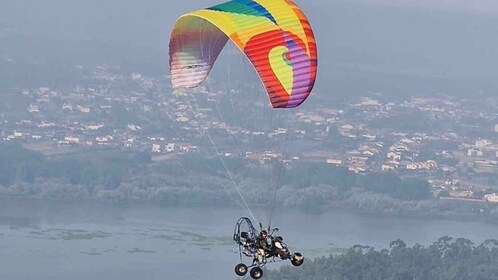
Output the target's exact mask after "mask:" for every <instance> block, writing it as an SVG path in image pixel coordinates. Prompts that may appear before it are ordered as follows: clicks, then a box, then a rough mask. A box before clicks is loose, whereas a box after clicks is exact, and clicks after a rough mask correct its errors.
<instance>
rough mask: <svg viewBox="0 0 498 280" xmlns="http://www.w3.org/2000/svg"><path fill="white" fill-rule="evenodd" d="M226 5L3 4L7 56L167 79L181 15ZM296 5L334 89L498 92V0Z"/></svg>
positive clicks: (1, 45)
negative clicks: (453, 85)
mask: <svg viewBox="0 0 498 280" xmlns="http://www.w3.org/2000/svg"><path fill="white" fill-rule="evenodd" d="M219 2H220V1H218V0H186V1H169V0H142V1H135V0H133V1H132V0H84V1H83V0H43V1H40V0H16V1H9V0H0V3H1V6H0V7H1V8H0V59H1V58H2V57H9V58H15V59H17V60H19V61H20V60H35V61H38V62H39V61H42V62H47V65H54V63H66V64H68V65H70V64H73V63H82V64H83V63H88V64H100V63H108V64H122V65H125V64H126V65H129V66H130V67H132V68H136V69H137V70H139V71H145V70H151V69H152V70H151V71H154V72H155V73H165V72H167V60H168V59H167V53H168V40H169V33H170V30H171V28H172V25H173V23H174V22H175V19H176V18H177V17H178V16H179V15H181V14H182V13H185V12H188V11H190V10H193V9H198V8H203V7H206V6H210V5H213V4H216V3H219ZM296 2H297V3H299V4H300V5H301V7H302V8H303V9H304V10H305V12H306V14H307V15H308V17H309V19H310V21H311V23H312V25H313V27H314V29H315V32H316V36H317V41H318V48H319V60H320V65H319V67H320V73H321V74H326V75H332V76H333V77H335V78H336V84H341V83H346V82H345V81H344V80H345V79H349V78H351V77H352V76H357V75H358V72H354V73H350V72H347V71H353V70H354V71H361V72H362V73H364V74H365V73H370V74H375V75H388V77H385V76H382V77H376V78H375V79H377V80H378V81H384V80H386V78H387V79H391V80H398V78H399V77H398V76H399V75H401V76H403V77H406V76H409V77H416V78H432V79H443V80H452V81H472V82H476V83H478V84H480V85H482V84H485V83H488V84H494V85H497V86H498V79H496V73H498V52H497V50H498V1H497V0H477V1H471V0H316V1H308V0H306V1H305V0H301V1H299V0H297V1H296ZM0 70H1V69H0ZM319 75H320V74H319ZM334 75H335V76H334ZM395 75H398V76H395ZM368 78H369V79H370V80H372V79H373V78H371V77H370V76H369V77H368ZM366 80H367V79H365V78H364V77H362V78H361V79H360V80H358V81H354V82H349V83H348V85H350V84H357V83H358V82H360V81H362V83H364V82H366ZM318 83H319V84H320V83H321V80H319V81H318ZM344 86H346V85H344Z"/></svg>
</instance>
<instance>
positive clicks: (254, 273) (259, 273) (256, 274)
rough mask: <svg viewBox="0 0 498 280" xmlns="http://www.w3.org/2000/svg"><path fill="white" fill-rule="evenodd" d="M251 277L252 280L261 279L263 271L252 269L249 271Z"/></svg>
mask: <svg viewBox="0 0 498 280" xmlns="http://www.w3.org/2000/svg"><path fill="white" fill-rule="evenodd" d="M251 277H252V279H256V280H257V279H260V278H261V277H263V270H262V269H261V268H259V267H253V268H252V269H251Z"/></svg>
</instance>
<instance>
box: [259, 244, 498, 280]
mask: <svg viewBox="0 0 498 280" xmlns="http://www.w3.org/2000/svg"><path fill="white" fill-rule="evenodd" d="M496 275H498V241H497V240H495V239H489V240H486V241H484V242H483V243H481V244H479V245H476V244H474V243H473V242H472V241H471V240H468V239H465V238H457V239H453V238H451V237H448V236H444V237H441V238H439V240H437V241H436V242H434V243H432V244H431V245H429V246H423V245H420V244H415V245H413V246H412V247H409V246H407V245H406V244H405V242H403V241H402V240H400V239H398V240H395V241H392V242H391V243H390V244H389V249H380V250H379V249H375V248H372V247H369V246H362V245H355V246H353V247H352V248H350V249H349V250H348V251H347V252H346V253H344V254H338V255H333V254H331V255H330V256H328V257H321V258H317V259H314V260H308V261H306V262H305V265H303V266H302V267H301V268H299V269H294V268H292V267H290V266H284V267H282V268H280V269H279V270H269V271H268V273H267V274H265V277H266V279H268V280H280V279H296V280H301V279H302V280H304V279H306V280H318V279H320V280H323V279H331V280H332V279H334V280H346V279H347V280H361V279H371V280H384V279H390V280H406V279H424V280H450V279H451V280H459V279H462V280H463V279H465V280H488V279H489V280H493V279H496Z"/></svg>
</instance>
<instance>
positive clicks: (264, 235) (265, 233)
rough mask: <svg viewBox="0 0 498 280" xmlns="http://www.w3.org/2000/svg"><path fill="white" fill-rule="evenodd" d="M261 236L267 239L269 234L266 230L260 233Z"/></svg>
mask: <svg viewBox="0 0 498 280" xmlns="http://www.w3.org/2000/svg"><path fill="white" fill-rule="evenodd" d="M259 236H261V237H263V238H266V237H267V236H268V232H267V231H266V230H262V231H261V232H260V233H259Z"/></svg>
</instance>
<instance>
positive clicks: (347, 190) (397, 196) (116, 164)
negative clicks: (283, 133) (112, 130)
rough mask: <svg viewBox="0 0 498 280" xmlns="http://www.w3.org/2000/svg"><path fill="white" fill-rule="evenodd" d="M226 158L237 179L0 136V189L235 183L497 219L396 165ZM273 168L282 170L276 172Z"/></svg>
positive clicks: (216, 200)
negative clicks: (446, 197)
mask: <svg viewBox="0 0 498 280" xmlns="http://www.w3.org/2000/svg"><path fill="white" fill-rule="evenodd" d="M224 164H225V166H226V167H227V169H228V170H230V172H231V176H233V179H234V181H231V178H230V176H228V174H227V172H226V170H225V168H224V165H223V164H222V163H221V162H220V160H219V159H218V158H206V157H205V156H203V155H201V154H184V155H179V156H178V157H176V158H175V159H172V160H167V161H162V162H153V161H152V160H151V156H150V155H149V154H148V153H129V152H124V151H121V150H113V149H105V148H102V149H99V150H88V151H85V150H81V151H78V152H77V153H74V154H64V155H58V156H54V157H47V156H44V155H43V154H41V153H38V152H34V151H32V150H28V149H25V148H23V147H22V146H19V145H12V144H1V145H0V195H1V196H10V197H11V196H14V197H29V198H41V199H57V200H61V199H62V200H67V199H76V200H98V201H103V202H112V203H152V204H156V205H159V206H166V207H170V206H205V205H208V206H225V205H236V204H238V203H239V200H238V199H239V196H238V194H237V192H236V190H235V188H234V186H233V185H234V183H235V184H236V185H237V186H238V188H239V189H240V190H241V192H242V194H243V195H244V197H245V199H246V200H247V201H248V202H249V203H250V204H251V205H252V206H265V205H269V204H271V203H273V202H275V205H276V207H296V208H299V209H302V210H303V211H309V212H320V211H325V210H327V209H330V208H334V209H335V208H341V209H350V210H356V211H365V212H370V213H383V214H393V215H399V214H407V215H421V216H431V217H435V216H440V217H451V218H459V219H461V218H476V217H482V218H484V219H498V209H497V207H496V206H494V205H493V204H486V203H479V202H476V203H462V202H455V201H440V200H437V199H435V198H433V197H432V195H431V192H430V185H429V183H428V182H427V181H425V180H421V179H416V178H410V177H406V178H405V177H400V176H399V175H397V174H394V173H389V172H381V173H372V174H368V175H360V174H356V173H354V172H351V171H349V170H348V169H347V168H345V167H337V166H334V165H330V164H326V163H316V162H294V163H292V164H291V165H289V166H283V165H281V163H274V164H271V163H267V164H265V167H264V168H262V167H261V165H260V164H259V163H257V162H254V161H251V160H247V159H238V158H230V157H227V158H226V159H225V160H224ZM262 169H267V170H263V171H262ZM269 170H271V172H268V171H269ZM273 172H279V173H281V174H279V176H274V174H273ZM272 178H273V180H272ZM275 178H277V179H275ZM275 180H278V182H275ZM276 186H278V188H276ZM274 194H276V196H275V195H274Z"/></svg>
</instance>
